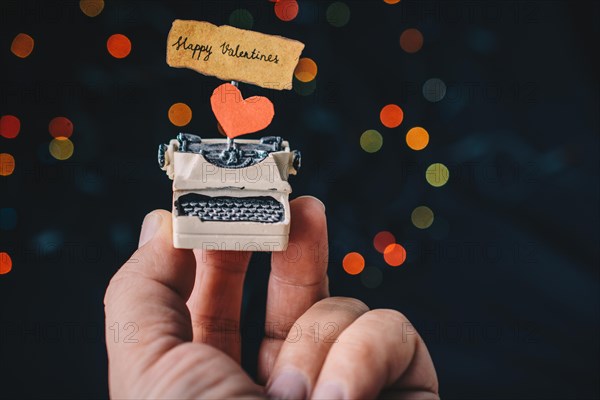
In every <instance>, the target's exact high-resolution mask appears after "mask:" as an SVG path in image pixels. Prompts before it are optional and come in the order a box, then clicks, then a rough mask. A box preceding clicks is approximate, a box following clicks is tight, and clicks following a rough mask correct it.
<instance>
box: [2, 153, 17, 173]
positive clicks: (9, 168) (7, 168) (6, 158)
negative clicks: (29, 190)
mask: <svg viewBox="0 0 600 400" xmlns="http://www.w3.org/2000/svg"><path fill="white" fill-rule="evenodd" d="M14 170H15V158H14V157H13V156H12V154H8V153H0V176H9V175H12V173H13V172H14Z"/></svg>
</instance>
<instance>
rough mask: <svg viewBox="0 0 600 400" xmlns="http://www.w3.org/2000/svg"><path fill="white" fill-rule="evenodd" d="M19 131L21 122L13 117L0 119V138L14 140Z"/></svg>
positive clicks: (7, 116)
mask: <svg viewBox="0 0 600 400" xmlns="http://www.w3.org/2000/svg"><path fill="white" fill-rule="evenodd" d="M20 130H21V121H20V120H19V118H17V117H15V116H14V115H3V116H2V117H0V136H2V137H5V138H7V139H14V138H16V137H17V135H18V134H19V131H20Z"/></svg>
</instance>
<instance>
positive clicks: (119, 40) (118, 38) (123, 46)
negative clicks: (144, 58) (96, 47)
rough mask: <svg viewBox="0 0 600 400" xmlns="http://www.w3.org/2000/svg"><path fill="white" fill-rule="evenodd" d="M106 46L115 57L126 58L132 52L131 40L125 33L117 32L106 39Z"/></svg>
mask: <svg viewBox="0 0 600 400" xmlns="http://www.w3.org/2000/svg"><path fill="white" fill-rule="evenodd" d="M106 48H107V49H108V52H109V53H110V55H111V56H113V57H114V58H125V57H127V56H128V55H129V53H130V52H131V40H129V38H128V37H127V36H125V35H122V34H120V33H115V34H114V35H112V36H111V37H109V38H108V40H107V41H106Z"/></svg>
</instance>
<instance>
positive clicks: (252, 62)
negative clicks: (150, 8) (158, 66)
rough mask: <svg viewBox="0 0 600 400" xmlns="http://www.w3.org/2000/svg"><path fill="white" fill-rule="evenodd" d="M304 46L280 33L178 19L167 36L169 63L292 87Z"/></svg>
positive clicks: (276, 86) (266, 84)
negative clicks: (266, 33) (265, 32)
mask: <svg viewBox="0 0 600 400" xmlns="http://www.w3.org/2000/svg"><path fill="white" fill-rule="evenodd" d="M303 49H304V44H303V43H301V42H299V41H297V40H292V39H287V38H284V37H281V36H273V35H265V34H263V33H258V32H253V31H248V30H244V29H238V28H234V27H231V26H227V25H222V26H216V25H213V24H211V23H208V22H202V21H183V20H178V19H177V20H175V21H173V26H172V27H171V31H170V32H169V36H168V38H167V64H169V65H170V66H171V67H176V68H190V69H193V70H195V71H198V72H200V73H202V74H204V75H212V76H216V77H217V78H219V79H222V80H226V81H229V80H234V81H240V82H245V83H250V84H253V85H257V86H261V87H264V88H268V89H277V90H283V89H287V90H289V89H291V88H292V76H293V74H294V68H296V64H298V60H299V58H300V53H301V52H302V50H303Z"/></svg>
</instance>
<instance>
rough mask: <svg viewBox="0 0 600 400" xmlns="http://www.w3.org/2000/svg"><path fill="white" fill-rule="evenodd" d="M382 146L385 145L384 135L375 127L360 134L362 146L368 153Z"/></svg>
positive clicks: (374, 151) (376, 150)
mask: <svg viewBox="0 0 600 400" xmlns="http://www.w3.org/2000/svg"><path fill="white" fill-rule="evenodd" d="M381 146H383V137H382V136H381V133H379V132H377V131H376V130H375V129H369V130H367V131H364V132H363V134H362V135H360V147H362V149H363V150H364V151H366V152H367V153H376V152H378V151H379V149H381Z"/></svg>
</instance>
